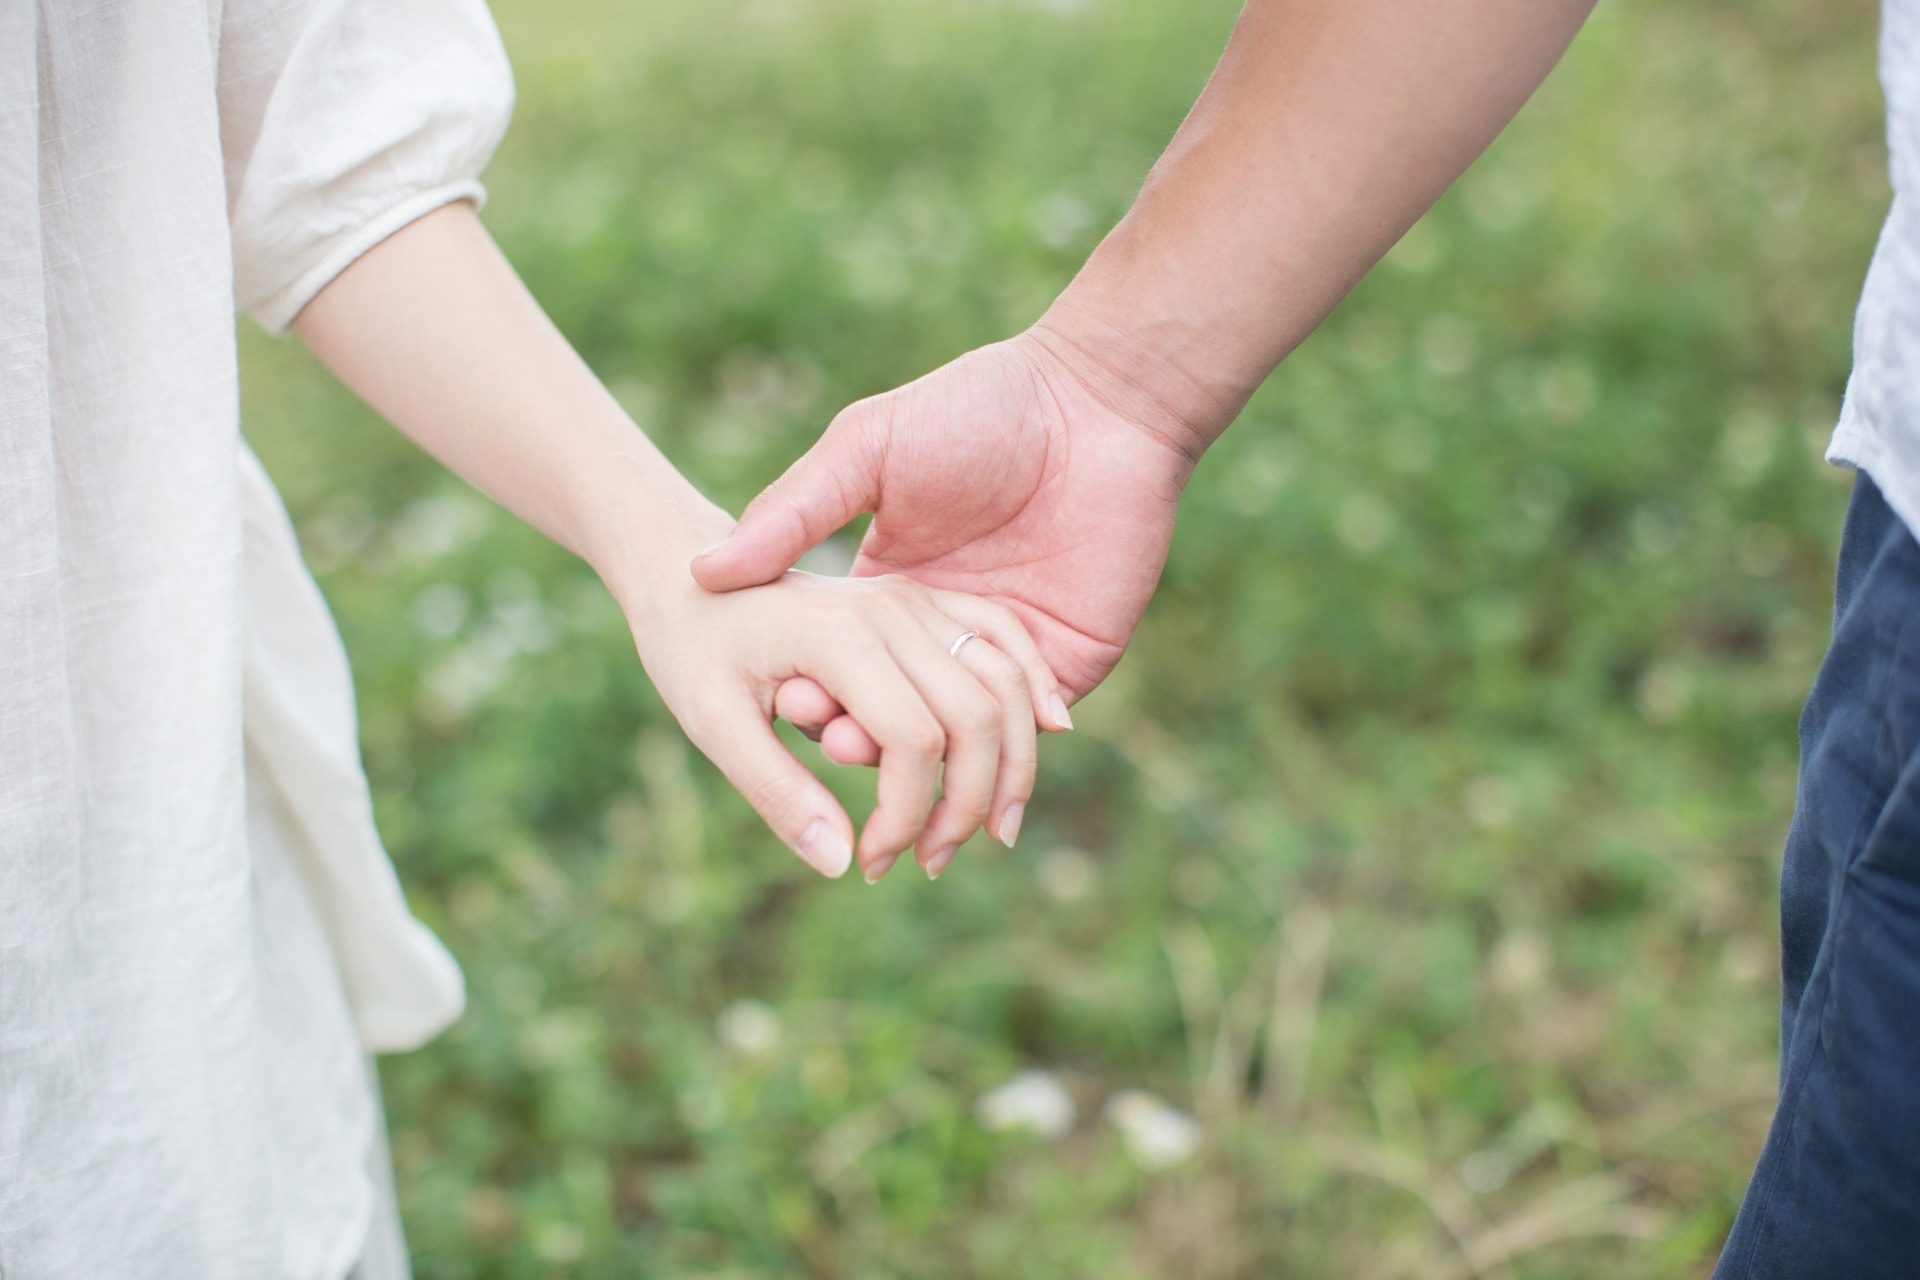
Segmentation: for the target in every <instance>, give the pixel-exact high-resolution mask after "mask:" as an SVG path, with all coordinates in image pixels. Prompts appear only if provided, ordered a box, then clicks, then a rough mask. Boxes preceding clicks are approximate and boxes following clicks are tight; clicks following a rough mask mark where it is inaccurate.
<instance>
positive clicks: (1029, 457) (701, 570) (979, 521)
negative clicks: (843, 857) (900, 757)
mask: <svg viewBox="0 0 1920 1280" xmlns="http://www.w3.org/2000/svg"><path fill="white" fill-rule="evenodd" d="M1084 350H1085V349H1084V348H1083V347H1081V346H1079V345H1078V344H1076V343H1075V342H1073V341H1071V340H1069V339H1068V338H1066V337H1065V336H1064V335H1063V334H1062V333H1060V332H1058V331H1052V330H1048V329H1046V328H1044V327H1042V326H1036V327H1035V328H1034V329H1032V330H1029V331H1028V332H1026V333H1024V334H1021V335H1020V336H1018V337H1016V338H1013V339H1011V340H1009V341H1006V342H1001V343H996V344H994V345H992V346H988V347H982V348H980V349H979V350H977V351H974V352H972V353H970V354H968V355H965V356H962V357H961V358H960V359H958V360H956V361H954V362H953V363H951V364H948V365H945V366H943V367H941V368H939V369H936V370H934V371H933V372H932V373H929V374H927V375H926V376H925V377H922V378H920V379H919V380H918V381H916V382H912V383H909V384H908V385H906V386H904V387H901V388H900V389H898V390H896V391H892V392H889V393H887V394H885V395H881V396H876V397H874V398H872V399H868V400H863V401H860V402H859V403H857V404H854V405H852V406H850V407H848V408H847V409H846V410H844V411H843V412H841V414H840V415H839V416H838V417H836V418H835V419H834V421H833V423H832V424H831V425H830V426H829V427H828V428H827V430H826V432H825V434H823V435H822V436H821V438H820V440H819V441H818V442H817V443H816V444H815V445H814V446H813V448H812V449H810V450H809V451H808V452H807V453H806V454H805V455H804V456H802V457H801V458H800V459H799V460H798V461H797V462H795V463H794V464H793V466H792V467H790V468H789V469H788V470H787V472H786V474H785V475H783V476H781V477H780V479H779V480H777V481H776V482H775V483H774V484H773V485H772V486H771V487H769V488H768V489H767V490H766V491H765V492H764V493H762V494H761V495H760V496H759V497H757V498H756V499H754V501H753V502H752V503H751V504H750V505H749V506H748V507H747V509H746V511H745V513H744V514H743V515H742V516H741V518H740V522H739V524H738V525H737V526H736V527H735V528H734V530H733V532H732V533H731V534H730V535H729V536H728V537H727V538H726V539H725V540H723V541H722V542H720V543H718V544H717V545H715V546H713V547H711V548H709V549H708V550H707V551H705V552H703V553H702V554H701V555H699V556H698V557H696V558H695V559H694V562H693V576H694V578H695V580H696V581H698V582H699V583H700V584H701V585H702V586H704V587H706V588H708V589H709V590H710V591H714V592H729V591H733V590H735V589H737V588H741V587H746V586H752V585H755V584H758V583H765V582H770V581H772V580H773V579H775V578H777V577H779V576H780V575H781V574H782V573H783V572H785V571H786V570H787V569H788V567H789V566H791V565H792V564H793V563H794V561H796V560H797V559H798V558H799V557H800V555H801V553H802V552H804V551H805V550H807V549H808V548H809V547H811V546H813V545H815V544H816V543H818V542H820V541H822V540H823V539H825V538H826V537H827V536H828V535H829V534H831V533H833V532H834V531H835V530H836V529H838V528H840V527H841V526H842V525H844V524H846V523H847V522H848V521H849V520H852V519H853V518H854V517H855V516H856V515H859V514H860V513H862V512H865V511H872V512H873V513H874V520H873V525H872V527H871V528H870V529H869V530H868V532H867V536H866V539H865V541H864V542H863V543H862V544H861V547H860V554H859V556H858V558H857V559H856V561H855V563H854V568H853V572H854V575H855V576H856V577H879V576H882V575H904V576H905V577H907V578H910V579H913V580H914V581H916V582H919V583H922V584H925V585H926V586H928V587H932V588H941V589H945V591H944V592H943V593H941V594H942V598H944V599H949V600H950V599H954V598H956V597H954V596H953V594H952V593H955V592H965V593H967V595H968V596H971V597H977V598H979V600H983V601H989V602H992V603H994V604H996V605H999V606H1003V607H1004V608H1005V609H1006V610H1007V611H1009V612H1010V613H1011V615H1012V617H1013V618H1016V619H1017V620H1018V622H1019V623H1021V624H1024V626H1025V629H1026V631H1027V632H1030V633H1031V634H1032V636H1033V637H1034V639H1035V640H1037V641H1038V643H1039V655H1040V660H1039V661H1038V662H1036V663H1034V664H1032V665H1031V666H1029V671H1030V673H1032V672H1034V671H1036V670H1041V671H1044V670H1051V672H1052V673H1053V674H1055V675H1057V676H1058V677H1059V680H1060V684H1061V685H1062V686H1063V688H1064V692H1065V695H1066V696H1065V698H1064V700H1063V701H1062V703H1061V704H1060V705H1059V706H1057V707H1054V706H1051V705H1049V704H1048V702H1047V701H1046V700H1045V699H1044V698H1043V697H1042V696H1041V695H1042V694H1043V693H1044V692H1046V689H1045V686H1043V685H1042V684H1041V683H1038V682H1036V683H1035V684H1034V690H1035V694H1036V712H1037V713H1038V715H1039V717H1040V723H1041V724H1042V725H1044V726H1046V727H1049V728H1060V729H1064V728H1067V727H1070V721H1069V720H1068V719H1067V714H1066V706H1065V703H1066V702H1069V701H1073V700H1077V699H1078V698H1080V697H1082V696H1084V695H1085V694H1086V693H1087V692H1088V691H1089V690H1091V689H1092V688H1093V687H1094V686H1095V685H1096V684H1098V683H1099V682H1100V680H1101V679H1102V678H1104V677H1105V676H1106V674H1107V673H1108V672H1109V671H1110V670H1112V668H1113V666H1114V664H1115V663H1116V662H1118V661H1119V659H1120V655H1121V653H1122V652H1123V651H1124V649H1125V647H1126V644H1127V641H1128V640H1129V638H1130V637H1131V636H1132V634H1133V629H1134V627H1135V625H1136V624H1137V623H1138V622H1139V619H1140V615H1141V613H1142V612H1143V611H1144V610H1145V608H1146V605H1147V601H1148V599H1149V598H1150V597H1151V596H1152V595H1153V591H1154V588H1155V586H1156V585H1157V584H1158V582H1159V579H1160V571H1161V568H1162V567H1163V565H1164V564H1165V562H1166V557H1167V549H1168V546H1169V544H1170V543H1171V541H1172V537H1173V522H1174V513H1175V508H1176V506H1177V504H1178V502H1179V497H1180V493H1181V490H1182V489H1183V488H1184V486H1185V484H1186V481H1187V478H1188V476H1189V475H1190V474H1191V472H1192V469H1193V463H1194V458H1195V456H1196V455H1197V452H1198V449H1197V448H1194V449H1192V450H1189V449H1187V448H1186V447H1184V445H1183V443H1182V441H1183V439H1184V437H1183V436H1182V434H1181V433H1180V431H1179V429H1178V424H1177V423H1176V422H1174V421H1173V420H1172V419H1171V418H1170V417H1163V416H1162V415H1160V414H1158V413H1157V412H1155V411H1154V410H1153V409H1152V408H1151V406H1150V405H1148V404H1147V403H1146V402H1144V401H1143V399H1142V397H1141V396H1140V395H1139V394H1138V392H1137V391H1136V390H1134V389H1133V388H1131V387H1130V386H1128V385H1127V384H1126V383H1125V381H1124V380H1123V379H1121V378H1117V377H1112V376H1110V375H1109V374H1108V373H1107V372H1106V371H1104V370H1102V369H1100V368H1098V367H1097V366H1095V365H1094V364H1092V363H1091V362H1090V361H1089V360H1088V359H1087V358H1086V357H1085V355H1084V354H1083V352H1084ZM747 594H748V595H749V596H751V595H755V594H758V593H754V592H749V593H747ZM961 598H964V597H961ZM969 625H970V626H971V625H972V624H971V623H969ZM977 629H979V630H980V631H981V632H982V634H983V635H985V634H987V632H986V629H985V628H984V627H982V628H977ZM956 634H957V633H956ZM1023 665H1025V664H1023ZM836 693H837V690H836V691H827V690H822V689H819V688H813V687H809V686H808V685H807V684H806V683H805V682H804V681H795V682H793V683H791V684H789V685H787V686H785V687H783V688H782V690H781V695H780V699H779V705H780V709H781V711H782V713H783V714H785V715H787V717H788V718H789V719H791V720H793V721H794V722H795V723H797V724H799V725H801V726H802V727H803V728H806V729H808V730H809V731H811V732H816V733H818V734H819V735H820V740H821V744H822V746H823V747H824V748H825V750H826V752H827V754H828V756H829V757H831V758H832V759H835V760H837V761H839V762H841V763H849V764H851V763H868V764H871V763H873V762H875V761H876V760H878V761H880V762H881V766H882V771H883V772H884V771H885V768H886V763H885V758H886V751H887V748H886V745H885V743H884V742H881V741H878V740H877V738H878V735H876V734H873V733H872V732H871V731H872V730H873V728H874V725H873V724H872V723H871V722H870V721H869V719H868V717H867V716H866V715H865V714H863V713H862V712H861V711H860V709H859V708H858V707H857V706H856V705H855V704H853V703H851V702H848V701H847V700H846V699H844V698H838V699H837V700H836V697H835V696H834V695H835V694H836ZM843 710H844V711H845V712H850V713H851V717H850V718H849V717H848V716H846V715H843V714H842V711H843ZM1010 732H1011V729H1010V728H1009V733H1010ZM883 804H884V802H883Z"/></svg>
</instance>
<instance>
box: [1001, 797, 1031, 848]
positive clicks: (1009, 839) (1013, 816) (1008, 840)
mask: <svg viewBox="0 0 1920 1280" xmlns="http://www.w3.org/2000/svg"><path fill="white" fill-rule="evenodd" d="M1026 816H1027V806H1026V805H1024V804H1022V803H1021V802H1020V801H1018V800H1015V801H1014V802H1013V803H1012V804H1010V805H1008V806H1007V811H1006V812H1005V813H1003V814H1001V815H1000V843H1001V844H1003V845H1005V846H1007V848H1009V849H1011V848H1013V842H1014V841H1015V840H1018V839H1019V838H1020V819H1022V818H1024V817H1026Z"/></svg>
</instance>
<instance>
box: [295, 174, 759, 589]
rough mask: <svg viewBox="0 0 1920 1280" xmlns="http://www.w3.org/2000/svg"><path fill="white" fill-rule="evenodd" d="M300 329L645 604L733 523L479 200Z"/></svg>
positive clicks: (612, 583)
mask: <svg viewBox="0 0 1920 1280" xmlns="http://www.w3.org/2000/svg"><path fill="white" fill-rule="evenodd" d="M293 328H294V331H295V332H296V333H297V334H299V336H300V338H301V339H302V340H303V341H304V342H306V344H307V345H308V346H309V347H311V348H312V349H313V351H314V353H315V354H316V355H318V356H319V358H320V359H321V361H322V362H324V363H325V364H326V365H327V367H328V368H329V369H331V370H332V371H333V372H334V374H335V375H336V376H338V377H339V378H340V380H341V381H342V382H344V383H346V385H347V386H349V387H350V388H352V389H353V390H354V391H355V392H357V393H358V394H359V395H360V396H361V398H362V399H364V400H366V402H367V403H368V404H370V405H371V406H373V408H374V409H376V410H378V411H379V412H380V413H381V414H382V415H383V416H384V417H386V418H387V419H388V420H389V421H390V422H392V423H393V424H394V425H395V426H396V427H398V428H399V429H400V430H401V431H402V432H404V433H405V434H406V435H408V436H409V437H411V438H412V439H413V440H414V441H415V442H417V443H418V444H419V445H420V446H421V447H422V448H423V449H425V450H426V451H427V452H428V453H430V454H432V455H433V456H434V457H435V458H437V459H439V460H440V461H441V462H442V463H444V464H445V465H446V466H447V467H448V468H449V469H451V470H453V471H454V472H456V473H458V474H459V475H461V476H462V477H464V478H465V479H466V480H468V481H469V482H471V483H472V484H473V485H475V486H476V487H477V488H479V489H481V490H482V491H484V492H485V493H487V494H488V495H489V496H491V497H492V498H493V499H494V500H495V501H497V502H499V503H500V504H501V505H502V506H504V507H506V508H507V509H508V510H510V511H512V512H513V513H514V514H515V515H517V516H519V517H520V518H521V519H523V520H525V521H526V522H527V523H529V524H531V525H533V526H534V527H535V528H537V529H539V530H540V531H541V532H543V533H545V534H546V535H547V536H549V537H551V538H552V539H554V541H556V542H558V543H560V544H561V545H562V546H565V547H567V548H568V549H570V550H572V551H574V552H575V553H576V554H578V555H580V556H582V557H583V558H585V559H586V560H587V561H588V562H589V563H590V564H592V565H593V567H594V568H595V569H596V570H597V571H598V572H599V573H600V575H601V577H602V578H603V579H605V580H606V582H607V584H608V586H609V587H610V588H612V590H613V591H614V593H615V595H617V596H619V597H620V598H621V603H622V604H623V606H625V607H626V608H627V609H628V611H629V614H630V615H633V614H635V613H639V614H642V615H644V613H645V611H646V602H647V599H648V597H649V596H650V595H652V594H654V593H655V592H656V590H657V589H658V588H659V587H660V586H662V585H663V584H664V583H665V581H666V580H667V577H668V575H676V576H677V578H678V579H684V578H685V577H686V570H685V565H686V562H687V558H688V557H689V556H690V555H692V553H693V552H695V551H697V550H699V549H700V548H701V547H703V546H706V545H707V544H708V543H709V542H711V541H713V540H714V539H716V538H718V537H720V536H721V535H722V534H724V533H725V532H726V531H727V530H728V529H729V528H730V527H731V526H732V520H731V518H730V517H729V516H728V515H727V514H726V513H725V512H723V511H721V510H720V509H719V508H718V507H716V506H714V505H713V504H712V503H711V502H709V501H707V500H706V499H705V498H704V497H702V496H701V495H700V493H699V492H698V491H697V490H696V489H695V488H694V487H693V485H692V484H690V483H689V482H688V481H687V480H686V479H684V478H683V477H682V476H681V475H680V474H679V473H678V472H677V471H675V470H674V468H673V467H672V465H671V464H670V463H668V462H667V460H666V459H665V458H664V457H663V456H662V455H661V454H660V452H659V450H658V449H656V448H655V447H654V446H653V444H652V442H651V441H649V440H648V439H647V438H646V436H645V435H643V434H642V433H641V432H640V430H639V429H638V428H637V427H636V426H635V425H634V424H633V422H632V420H631V419H630V418H629V417H628V416H627V414H626V413H625V411H623V410H622V409H621V408H620V406H619V404H618V403H617V402H616V401H615V400H614V399H613V397H612V396H611V395H610V394H609V393H608V392H607V390H606V389H605V387H604V386H602V385H601V383H600V381H599V379H598V378H596V377H595V376H594V375H593V373H592V372H591V371H590V370H589V369H588V368H587V367H586V365H585V363H584V362H582V361H581V359H580V357H579V356H578V355H577V354H576V353H575V352H574V350H573V348H572V346H570V345H569V344H568V342H567V341H566V339H565V338H564V337H562V336H561V334H560V332H559V331H558V330H557V329H555V328H554V326H553V324H552V322H551V321H549V320H548V319H547V317H546V314H545V313H544V312H543V311H542V310H541V309H540V307H539V304H538V303H536V302H535V301H534V299H533V297H532V296H531V295H530V294H529V293H528V292H527V290H526V288H525V287H524V286H523V285H522V284H521V282H520V278H519V276H518V275H517V274H516V273H515V272H514V270H513V268H512V266H511V265H509V264H508V262H507V260H506V259H505V257H504V256H502V254H501V253H500V251H499V249H498V248H497V247H496V246H495V245H494V243H493V239H492V237H491V236H489V235H488V234H487V231H486V229H485V228H484V227H483V226H482V225H481V224H480V220H479V218H478V217H477V216H476V214H475V213H474V210H473V208H472V206H470V205H467V204H465V203H460V204H453V205H449V206H447V207H446V208H444V209H441V210H439V211H437V212H435V213H431V214H428V215H427V216H426V217H423V218H421V219H419V220H418V221H416V222H414V223H412V224H411V225H409V226H408V227H406V228H404V229H403V230H401V231H399V232H397V233H396V234H394V235H393V236H392V237H390V238H389V239H387V240H385V241H384V242H382V243H381V244H379V245H377V246H375V247H374V248H373V249H371V250H370V251H368V252H367V253H366V254H364V255H363V256H362V257H361V258H359V259H358V260H357V261H356V262H355V263H354V264H353V265H352V266H350V267H348V268H347V269H346V270H345V271H344V272H342V273H341V274H340V275H339V276H338V277H337V278H336V279H334V281H333V282H332V283H330V284H329V285H328V286H327V287H326V288H325V289H323V290H322V291H321V292H320V293H319V294H318V295H317V296H316V297H315V298H314V300H313V301H312V302H311V303H309V304H308V305H307V307H306V308H305V309H304V310H303V311H302V312H301V313H300V315H299V317H298V318H297V319H295V321H294V324H293Z"/></svg>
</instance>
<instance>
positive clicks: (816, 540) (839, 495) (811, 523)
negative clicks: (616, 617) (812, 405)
mask: <svg viewBox="0 0 1920 1280" xmlns="http://www.w3.org/2000/svg"><path fill="white" fill-rule="evenodd" d="M865 403H866V402H863V404H861V405H853V406H851V407H849V408H848V409H845V410H843V411H842V412H841V414H840V416H839V417H837V418H835V419H834V420H833V422H832V423H831V424H829V425H828V427H827V429H826V431H825V432H824V433H822V435H821V437H820V439H819V440H818V441H817V442H815V444H814V446H813V448H811V449H809V450H807V451H806V452H805V453H803V454H801V455H800V457H799V458H798V459H797V460H796V461H795V462H794V464H793V465H792V466H790V467H788V468H787V470H786V474H784V475H782V476H781V477H780V478H779V479H778V480H775V481H774V482H773V483H772V484H770V485H768V486H767V487H766V489H765V490H763V491H762V492H761V493H760V495H759V496H758V497H756V498H755V499H754V500H753V501H752V502H750V503H748V504H747V509H746V510H745V511H743V512H741V513H740V520H739V523H737V524H735V525H734V527H733V532H732V533H730V534H728V535H727V536H726V537H725V538H723V539H721V540H720V541H719V542H717V543H715V544H714V545H713V546H711V547H708V548H707V549H706V550H705V551H702V552H701V553H700V554H699V555H697V556H695V557H694V558H693V578H694V581H696V582H698V583H699V584H700V585H701V586H703V587H705V588H706V589H707V590H709V591H734V590H737V589H739V588H741V587H751V586H757V585H759V584H760V583H763V582H771V581H773V580H774V579H775V578H777V577H779V576H780V575H781V574H783V573H785V572H786V571H787V570H788V569H791V568H792V567H793V565H794V562H795V561H796V560H798V559H799V558H800V556H801V553H802V552H804V551H806V550H807V549H808V548H809V547H813V546H817V545H819V544H820V543H821V542H823V541H825V540H826V538H827V536H828V535H829V534H831V533H832V532H833V531H834V530H836V529H838V528H840V527H841V526H842V525H844V524H846V523H847V522H848V521H849V520H851V519H853V518H854V517H855V516H857V515H859V514H860V513H861V512H863V511H871V510H872V509H873V507H874V504H875V502H876V500H877V499H878V498H879V475H880V465H879V452H878V449H877V448H876V447H874V445H875V442H876V441H877V440H878V438H879V432H878V428H877V426H876V425H874V424H877V423H878V422H879V418H878V417H877V416H876V414H875V411H874V410H872V409H870V408H866V407H864V405H865Z"/></svg>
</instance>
